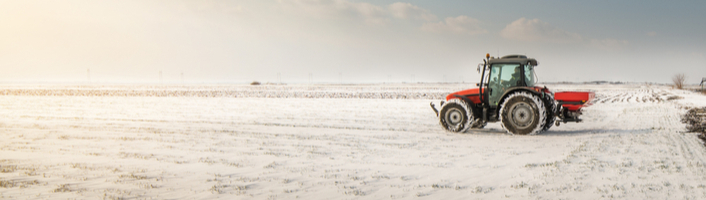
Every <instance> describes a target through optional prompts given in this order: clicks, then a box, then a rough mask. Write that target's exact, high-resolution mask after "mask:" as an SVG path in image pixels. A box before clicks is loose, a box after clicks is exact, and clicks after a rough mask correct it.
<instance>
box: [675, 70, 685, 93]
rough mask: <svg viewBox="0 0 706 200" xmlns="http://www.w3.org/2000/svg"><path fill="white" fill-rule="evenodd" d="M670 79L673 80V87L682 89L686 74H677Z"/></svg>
mask: <svg viewBox="0 0 706 200" xmlns="http://www.w3.org/2000/svg"><path fill="white" fill-rule="evenodd" d="M672 81H673V82H674V87H676V88H677V89H680V90H681V89H684V82H686V76H685V75H684V74H677V75H674V77H672Z"/></svg>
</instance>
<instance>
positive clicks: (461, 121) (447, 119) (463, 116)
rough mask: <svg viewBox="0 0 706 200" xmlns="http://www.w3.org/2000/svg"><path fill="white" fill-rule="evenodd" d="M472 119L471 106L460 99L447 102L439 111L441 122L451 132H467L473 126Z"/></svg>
mask: <svg viewBox="0 0 706 200" xmlns="http://www.w3.org/2000/svg"><path fill="white" fill-rule="evenodd" d="M472 121H473V112H471V107H470V106H468V104H467V103H466V102H464V101H462V100H460V99H452V100H450V101H449V102H446V103H445V104H444V105H443V106H442V107H441V111H439V124H441V126H442V127H444V129H446V130H448V131H451V132H465V131H466V130H468V128H470V127H471V122H472Z"/></svg>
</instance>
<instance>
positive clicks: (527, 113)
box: [500, 92, 547, 135]
mask: <svg viewBox="0 0 706 200" xmlns="http://www.w3.org/2000/svg"><path fill="white" fill-rule="evenodd" d="M546 112H547V109H546V108H545V107H544V101H542V99H541V98H539V97H538V96H537V95H534V94H531V93H529V92H517V93H513V94H510V95H509V96H508V97H506V98H505V101H504V102H503V104H502V106H501V107H500V121H501V122H502V123H501V125H502V127H503V128H504V129H505V130H506V131H507V132H508V133H510V134H519V135H527V134H531V135H533V134H537V133H539V132H541V131H542V129H543V128H544V127H545V126H544V125H545V123H546V121H547V120H546V117H547V114H546Z"/></svg>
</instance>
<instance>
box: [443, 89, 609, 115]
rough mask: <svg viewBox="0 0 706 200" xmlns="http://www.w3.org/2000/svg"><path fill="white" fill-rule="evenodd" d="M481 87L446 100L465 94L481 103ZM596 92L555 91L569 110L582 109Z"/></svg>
mask: <svg viewBox="0 0 706 200" xmlns="http://www.w3.org/2000/svg"><path fill="white" fill-rule="evenodd" d="M532 89H534V90H535V91H537V92H540V91H541V92H544V93H550V91H549V90H547V89H545V88H542V87H533V88H532ZM479 90H480V88H471V89H467V90H461V91H458V92H454V93H451V94H449V95H447V96H446V101H449V100H451V99H456V98H458V97H455V95H458V96H464V97H468V99H470V100H471V101H472V102H473V103H475V104H480V96H479V95H478V94H480V93H479V92H478V91H479ZM594 96H595V94H594V93H593V92H572V91H568V92H557V93H554V100H556V101H561V102H562V103H563V104H562V107H564V108H566V109H567V110H569V111H577V110H579V109H581V108H582V107H584V106H588V105H590V102H591V100H592V99H593V97H594Z"/></svg>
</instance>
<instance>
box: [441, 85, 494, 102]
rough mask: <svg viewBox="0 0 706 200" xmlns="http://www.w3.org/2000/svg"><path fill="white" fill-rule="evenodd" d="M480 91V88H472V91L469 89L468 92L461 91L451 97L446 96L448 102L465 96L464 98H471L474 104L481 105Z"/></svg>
mask: <svg viewBox="0 0 706 200" xmlns="http://www.w3.org/2000/svg"><path fill="white" fill-rule="evenodd" d="M479 90H480V88H471V89H467V90H461V91H458V92H454V93H451V94H449V95H446V101H449V100H451V99H456V98H458V97H456V96H463V97H467V98H469V99H470V100H471V101H473V103H480V99H479V94H480V92H478V91H479ZM483 90H485V89H483Z"/></svg>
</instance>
